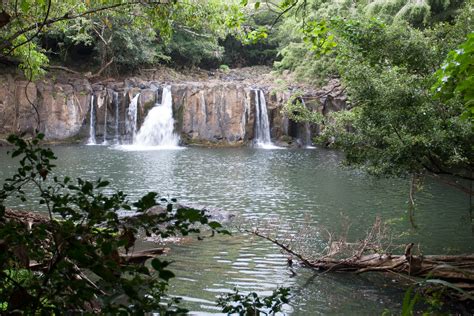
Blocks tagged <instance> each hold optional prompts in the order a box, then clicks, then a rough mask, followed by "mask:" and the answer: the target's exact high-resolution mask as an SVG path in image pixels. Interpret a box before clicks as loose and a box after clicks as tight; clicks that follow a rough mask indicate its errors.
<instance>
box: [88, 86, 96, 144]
mask: <svg viewBox="0 0 474 316" xmlns="http://www.w3.org/2000/svg"><path fill="white" fill-rule="evenodd" d="M90 102H91V110H90V119H89V124H90V125H89V140H88V141H87V145H95V144H96V141H95V106H94V95H93V94H92V95H91V101H90Z"/></svg>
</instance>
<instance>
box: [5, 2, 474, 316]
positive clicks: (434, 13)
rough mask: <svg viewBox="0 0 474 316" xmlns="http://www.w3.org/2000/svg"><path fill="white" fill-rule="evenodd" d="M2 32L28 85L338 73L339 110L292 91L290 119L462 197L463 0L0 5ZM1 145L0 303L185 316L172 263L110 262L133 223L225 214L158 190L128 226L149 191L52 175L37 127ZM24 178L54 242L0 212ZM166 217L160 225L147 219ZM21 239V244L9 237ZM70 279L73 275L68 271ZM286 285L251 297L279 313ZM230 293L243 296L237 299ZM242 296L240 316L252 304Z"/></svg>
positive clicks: (467, 128)
mask: <svg viewBox="0 0 474 316" xmlns="http://www.w3.org/2000/svg"><path fill="white" fill-rule="evenodd" d="M0 38H1V41H0V62H1V63H2V64H3V66H4V67H7V66H9V67H17V68H19V69H21V70H22V71H23V73H24V75H25V76H26V78H28V79H30V80H37V79H40V78H41V77H42V76H45V75H47V73H48V71H49V70H50V69H54V68H60V69H63V70H65V71H68V72H81V73H87V72H90V74H95V75H107V76H120V75H127V74H133V73H135V72H138V71H139V70H140V69H143V68H148V67H159V66H160V65H167V66H170V67H175V68H178V69H189V68H196V67H199V68H202V69H206V70H213V69H216V68H220V69H222V70H226V69H227V68H228V67H244V66H254V65H267V66H271V67H273V70H274V72H275V78H278V77H279V76H281V77H280V79H279V80H283V86H285V87H290V86H292V85H294V81H293V79H296V80H297V81H298V82H299V83H301V84H306V85H310V86H313V87H315V88H320V87H323V86H324V85H326V84H327V83H328V82H329V80H331V79H337V80H339V81H340V82H341V83H342V84H343V86H344V88H345V93H346V94H347V97H348V107H347V109H346V110H343V111H339V112H335V113H332V114H329V115H327V116H324V117H323V116H322V115H320V114H318V113H316V111H315V109H311V108H310V109H308V108H306V107H304V106H303V105H302V104H301V103H300V102H298V100H299V97H300V96H301V94H299V93H298V92H295V95H294V102H289V103H288V104H287V105H286V107H285V109H284V111H286V113H287V114H288V115H289V116H290V117H291V118H292V119H293V120H295V121H308V122H311V123H314V124H319V125H320V126H322V128H321V134H320V135H319V136H318V137H317V141H318V142H320V143H322V144H327V145H329V146H334V147H337V148H340V149H342V150H343V151H344V152H345V154H346V159H347V162H348V163H351V164H355V165H358V166H360V167H362V168H366V169H367V170H368V171H369V172H371V173H374V174H377V175H395V176H411V177H412V178H413V181H412V183H414V184H415V183H416V181H418V179H420V178H422V177H424V176H429V177H434V178H436V179H439V180H441V181H443V182H446V183H447V184H449V185H452V186H454V187H456V188H458V189H460V190H462V191H464V192H465V193H467V194H470V195H472V189H470V188H469V184H470V183H471V182H472V180H473V171H474V154H473V153H474V150H473V149H474V148H473V145H474V133H473V132H474V129H473V125H472V123H473V119H474V4H473V3H472V2H471V1H469V0H420V1H411V0H374V1H371V0H363V1H351V0H334V1H326V0H282V1H247V0H241V1H237V0H236V1H221V0H206V1H200V0H175V1H165V0H163V1H154V0H145V1H126V0H100V1H93V0H84V1H79V2H78V1H72V0H66V1H59V0H18V1H8V0H7V1H2V2H1V3H0ZM91 76H94V75H91ZM89 77H90V76H89ZM281 78H283V79H281ZM288 78H291V79H288ZM10 140H11V142H12V143H14V144H15V145H16V146H17V150H16V151H14V153H13V155H14V156H21V157H22V160H21V167H20V169H18V174H17V175H16V176H15V177H14V178H12V179H9V180H8V181H6V183H5V184H4V187H3V190H2V191H0V249H1V256H0V259H1V261H0V271H1V272H0V282H2V283H3V284H4V285H5V286H4V288H3V289H1V290H0V311H10V312H14V311H15V310H16V309H22V310H24V311H26V313H27V314H31V315H33V314H38V313H42V312H44V313H58V314H60V313H62V312H64V311H69V310H71V309H81V308H83V307H84V302H94V304H97V305H98V306H99V307H98V306H93V304H92V303H90V304H91V306H87V307H86V309H87V310H89V311H90V312H91V313H92V312H93V311H94V310H95V311H96V309H99V310H100V309H101V310H102V311H103V312H109V313H119V312H121V313H124V314H126V313H134V314H140V313H145V312H147V311H150V310H162V311H163V313H167V312H175V313H179V312H181V310H180V309H179V308H178V307H176V306H174V303H175V302H174V301H173V300H165V301H162V300H161V298H162V297H164V294H165V292H166V286H167V282H168V280H169V279H170V278H171V277H173V274H172V273H171V272H170V271H168V270H167V269H166V267H167V266H168V263H167V262H165V261H160V260H158V259H156V258H155V259H153V261H152V266H153V268H154V269H155V270H156V271H157V272H158V275H159V277H158V278H154V279H149V278H148V276H149V272H148V270H147V269H144V268H143V266H138V265H134V264H133V262H132V261H131V260H128V261H125V263H124V261H120V260H125V259H120V258H118V257H117V256H118V253H119V252H121V251H122V250H123V249H125V250H128V248H130V247H131V245H133V244H134V242H135V238H136V234H137V232H138V230H139V229H145V230H147V232H148V230H154V232H155V233H157V234H161V235H163V236H168V235H170V234H174V233H184V234H187V233H189V232H196V231H198V230H195V229H194V228H193V227H194V226H192V225H191V224H195V223H200V224H201V225H204V226H207V227H208V229H210V230H211V231H212V233H213V234H214V232H216V233H227V232H226V231H225V230H223V229H222V227H221V226H220V224H219V223H216V222H210V221H209V220H208V219H207V218H206V217H205V216H204V215H203V214H201V213H199V212H198V211H196V210H189V212H185V211H184V210H181V211H180V210H179V209H178V210H176V207H175V206H173V203H174V201H173V203H172V202H169V201H168V200H163V201H162V202H163V203H164V204H165V206H166V207H167V208H168V209H167V210H168V213H166V212H165V213H163V214H162V215H158V216H157V217H149V216H141V217H137V218H134V219H129V220H128V222H125V223H124V222H122V221H120V220H119V218H118V216H117V215H114V214H115V211H116V210H117V209H119V208H131V206H134V207H136V208H138V209H139V211H145V210H146V209H148V208H150V207H152V206H154V205H155V204H156V201H155V198H156V197H157V196H156V194H155V195H153V194H151V195H147V196H145V197H144V198H143V199H142V200H140V201H138V202H136V203H135V204H133V205H131V203H130V202H128V201H127V200H126V197H125V196H124V195H123V193H121V192H120V193H117V194H115V195H113V196H111V197H106V196H105V195H102V193H100V190H99V189H101V188H103V187H106V186H107V185H108V183H107V182H102V181H100V180H99V181H98V182H97V183H90V182H87V181H86V182H83V181H82V180H79V182H78V183H75V184H71V183H70V182H71V180H70V179H69V178H67V177H66V178H63V179H58V178H55V179H54V181H53V182H54V183H53V184H52V186H49V185H50V184H48V183H47V182H45V181H47V180H50V179H47V177H48V173H49V172H50V171H51V169H53V168H54V165H52V163H51V160H53V159H54V155H53V153H52V152H50V151H49V150H45V149H40V148H37V147H36V145H37V144H38V143H39V142H40V140H41V136H40V137H39V138H38V139H35V140H34V141H33V142H25V141H23V140H21V139H19V138H15V137H13V138H11V139H10ZM26 184H33V185H34V186H36V187H37V189H38V190H39V193H40V194H41V196H42V198H43V201H44V203H46V204H47V205H48V207H50V209H49V211H50V214H49V215H50V216H51V220H52V219H53V214H55V215H58V216H60V217H61V218H62V220H63V221H59V222H56V221H51V222H50V223H49V225H46V224H44V225H43V224H42V225H40V226H39V227H38V228H36V229H35V231H34V233H35V234H37V236H40V238H39V239H45V238H47V239H53V240H54V243H52V244H51V245H44V243H43V242H42V240H35V241H31V240H29V239H27V238H26V237H25V236H27V235H28V234H29V230H28V229H26V228H25V227H20V226H15V225H9V224H8V223H9V222H8V221H5V214H6V212H7V210H6V207H5V206H4V205H3V203H4V201H5V200H7V199H8V198H9V197H11V196H18V197H20V198H27V196H26V195H25V192H24V191H23V188H24V186H25V185H26ZM96 191H99V193H97V192H96ZM168 202H169V203H168ZM175 211H176V213H173V212H175ZM77 221H80V222H81V225H77ZM170 222H172V223H173V225H170V226H167V227H166V228H165V229H163V228H160V229H156V228H153V229H152V228H151V227H152V226H153V225H155V226H156V225H157V224H160V225H163V224H164V223H170ZM10 224H11V223H10ZM97 224H100V225H101V227H100V228H99V229H97V228H96V225H97ZM7 236H10V237H7ZM11 236H14V238H12V237H11ZM74 236H82V237H81V238H82V239H78V238H76V237H74ZM84 240H86V241H89V242H85V241H84ZM7 241H8V242H7ZM25 244H26V245H28V246H30V247H29V248H25V247H23V246H22V247H20V245H25ZM4 250H5V251H4ZM25 252H30V253H29V255H28V256H26V255H25ZM44 256H46V257H48V256H49V257H48V260H49V261H48V264H47V266H46V267H38V269H41V268H45V269H46V271H47V273H45V274H44V275H45V276H46V277H45V278H43V277H42V276H41V275H39V274H35V273H33V272H30V271H29V270H26V269H24V268H25V267H24V261H25V260H26V259H25V258H28V260H29V259H32V260H35V261H38V262H39V261H41V260H42V257H43V258H44ZM21 259H24V260H23V262H22V260H21ZM104 267H108V270H107V271H105V269H103V268H104ZM82 268H84V269H87V270H89V271H93V272H94V273H95V274H96V275H98V276H99V277H100V278H101V281H100V282H99V283H100V284H99V285H97V284H95V282H96V281H95V280H89V279H88V278H86V277H85V276H82V275H80V274H79V273H78V271H79V270H80V269H82ZM65 275H69V276H70V275H79V276H80V277H79V278H77V279H75V280H73V281H71V280H69V279H65V278H64V276H65ZM145 286H146V287H148V288H151V289H153V291H152V292H150V291H148V290H144V287H145ZM71 289H72V290H71ZM28 291H29V292H28ZM72 292H74V293H79V294H78V295H72V294H71V293H72ZM106 293H112V294H110V295H106ZM143 293H146V295H144V294H143ZM281 293H283V294H285V295H286V294H287V292H285V291H282V292H276V293H274V295H273V296H272V297H271V298H270V299H268V300H267V301H265V302H263V301H262V303H261V306H266V307H267V308H270V309H273V308H274V310H275V311H277V310H278V309H279V308H280V307H281V305H282V304H283V303H285V302H286V297H285V295H282V294H281ZM65 297H67V298H68V300H65V299H63V298H65ZM97 297H101V298H102V299H101V300H99V302H97ZM124 297H127V299H124ZM234 298H236V300H244V301H245V298H244V297H242V296H238V294H236V297H234ZM229 299H230V298H229ZM247 299H248V298H247ZM163 302H164V303H166V304H169V305H166V304H164V303H163ZM223 304H224V306H225V302H224V303H223ZM250 305H251V304H250ZM242 306H243V307H242V308H241V310H240V311H237V312H242V313H244V312H248V309H246V308H247V307H248V306H247V305H245V304H244V305H242ZM167 308H168V309H167ZM227 308H228V309H227V310H228V311H229V310H230V309H229V308H231V307H227Z"/></svg>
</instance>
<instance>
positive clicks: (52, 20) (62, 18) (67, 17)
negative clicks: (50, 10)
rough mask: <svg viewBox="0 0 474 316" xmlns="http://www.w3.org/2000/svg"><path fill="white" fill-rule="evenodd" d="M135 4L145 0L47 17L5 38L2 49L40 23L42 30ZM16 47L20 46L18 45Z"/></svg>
mask: <svg viewBox="0 0 474 316" xmlns="http://www.w3.org/2000/svg"><path fill="white" fill-rule="evenodd" d="M50 2H51V1H50ZM151 3H153V4H154V5H160V4H169V3H168V2H151ZM134 4H143V1H130V2H122V3H116V4H113V5H109V6H104V7H99V8H95V9H91V10H88V11H85V12H82V13H78V14H74V15H70V13H69V12H67V13H66V14H64V15H63V16H60V17H55V18H50V19H45V20H44V21H43V22H42V23H38V22H36V23H33V24H31V25H29V26H27V27H25V28H23V29H21V30H18V31H17V32H15V33H14V34H12V35H11V36H10V37H9V38H8V39H5V40H3V41H2V42H3V43H2V44H0V51H1V50H3V49H5V48H8V46H11V45H12V44H11V43H12V41H13V40H15V39H16V38H17V37H19V36H20V35H23V34H25V33H27V32H29V31H32V30H34V29H36V28H38V25H40V26H39V30H41V29H42V28H43V27H44V26H47V25H51V24H54V23H57V22H60V21H67V20H74V19H77V18H80V17H83V16H87V15H90V14H93V13H97V12H101V11H106V10H111V9H115V8H119V7H124V6H130V5H134ZM38 33H39V32H37V33H36V34H35V36H37V35H38ZM35 36H33V37H31V38H30V40H32V39H33V38H34V37H35ZM15 48H18V45H17V47H15ZM11 51H12V50H10V51H9V53H11Z"/></svg>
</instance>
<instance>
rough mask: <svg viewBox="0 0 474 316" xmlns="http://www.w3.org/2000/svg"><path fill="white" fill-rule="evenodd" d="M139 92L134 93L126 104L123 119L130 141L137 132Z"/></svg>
mask: <svg viewBox="0 0 474 316" xmlns="http://www.w3.org/2000/svg"><path fill="white" fill-rule="evenodd" d="M139 97H140V93H138V94H137V95H135V96H134V97H133V98H132V100H131V101H130V105H129V106H128V112H127V118H126V120H125V132H126V133H127V136H129V137H130V138H131V142H133V140H134V139H135V134H136V133H137V112H138V98H139Z"/></svg>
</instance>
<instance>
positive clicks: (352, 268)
mask: <svg viewBox="0 0 474 316" xmlns="http://www.w3.org/2000/svg"><path fill="white" fill-rule="evenodd" d="M246 231H247V232H249V233H251V234H253V235H255V236H258V237H261V238H264V239H266V240H268V241H270V242H272V243H273V244H275V245H277V246H278V247H280V248H281V249H282V250H283V251H284V252H286V253H288V254H289V255H291V258H297V259H298V260H299V261H300V262H301V263H302V264H303V265H304V266H306V267H308V268H311V269H315V270H317V271H325V272H352V273H358V274H360V273H366V272H391V273H396V274H404V275H408V276H411V277H416V278H423V279H439V280H443V281H446V282H449V283H450V284H451V285H452V287H453V288H457V289H460V290H462V291H465V292H464V294H465V295H464V296H465V297H467V298H469V299H473V298H474V255H459V256H447V255H439V256H437V255H429V256H423V255H412V254H411V249H412V247H413V244H409V245H407V247H406V251H405V254H403V255H392V254H390V253H368V254H362V255H359V254H355V255H352V256H349V257H346V258H335V257H333V256H322V257H320V258H307V257H305V256H303V255H302V254H300V253H298V252H296V251H294V250H292V249H291V247H290V246H289V245H288V244H285V243H284V242H280V241H278V240H277V239H275V238H272V237H270V236H268V235H266V234H264V233H261V232H259V231H258V230H252V231H250V230H246ZM328 248H329V249H331V248H332V247H331V246H329V247H328ZM289 260H291V259H289Z"/></svg>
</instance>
